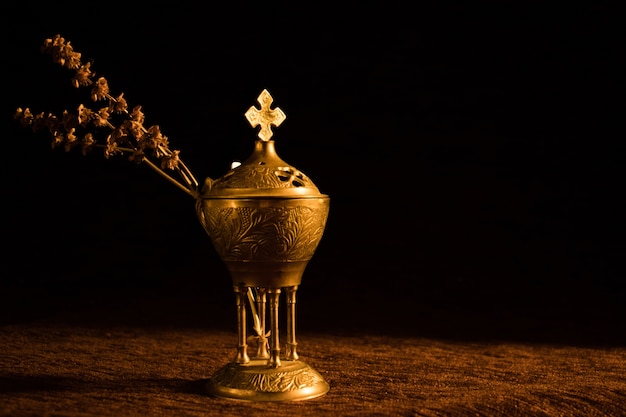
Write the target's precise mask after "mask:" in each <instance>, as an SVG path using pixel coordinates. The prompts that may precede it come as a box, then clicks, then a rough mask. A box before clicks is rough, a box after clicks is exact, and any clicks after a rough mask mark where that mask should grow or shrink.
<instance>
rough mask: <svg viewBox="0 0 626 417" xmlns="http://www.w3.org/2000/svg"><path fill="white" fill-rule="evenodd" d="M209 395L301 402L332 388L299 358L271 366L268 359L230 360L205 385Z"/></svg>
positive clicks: (236, 398)
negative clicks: (277, 365) (243, 362)
mask: <svg viewBox="0 0 626 417" xmlns="http://www.w3.org/2000/svg"><path fill="white" fill-rule="evenodd" d="M206 388H207V391H208V392H209V394H211V395H214V396H216V397H221V398H230V399H234V400H243V401H301V400H309V399H312V398H316V397H320V396H322V395H324V394H326V393H327V392H328V390H329V388H330V387H329V385H328V383H327V382H326V381H324V378H322V376H321V375H320V374H319V373H318V372H317V371H316V370H314V369H313V368H311V367H310V366H309V365H307V364H306V363H304V362H302V361H299V360H295V361H292V360H282V361H281V365H280V366H279V367H276V368H274V367H270V366H268V364H267V359H251V360H250V362H248V363H245V364H240V363H234V362H232V363H229V364H228V365H226V366H224V367H222V368H221V369H219V370H218V371H217V372H216V373H215V374H214V375H213V377H212V378H211V379H210V380H209V382H208V383H207V385H206Z"/></svg>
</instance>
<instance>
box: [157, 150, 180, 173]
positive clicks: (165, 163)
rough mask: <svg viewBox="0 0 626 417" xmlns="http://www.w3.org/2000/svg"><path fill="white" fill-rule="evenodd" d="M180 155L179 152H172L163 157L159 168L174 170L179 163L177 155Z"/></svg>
mask: <svg viewBox="0 0 626 417" xmlns="http://www.w3.org/2000/svg"><path fill="white" fill-rule="evenodd" d="M179 154H180V151H179V150H173V151H172V153H171V154H170V155H168V156H164V157H163V159H162V160H161V168H162V169H166V168H167V169H174V168H176V167H178V164H179V163H180V159H179V157H178V155H179Z"/></svg>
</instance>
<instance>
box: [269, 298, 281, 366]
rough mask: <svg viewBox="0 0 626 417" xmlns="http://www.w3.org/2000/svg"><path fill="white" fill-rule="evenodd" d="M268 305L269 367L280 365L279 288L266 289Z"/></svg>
mask: <svg viewBox="0 0 626 417" xmlns="http://www.w3.org/2000/svg"><path fill="white" fill-rule="evenodd" d="M267 294H268V296H269V297H268V298H269V305H270V358H269V360H268V365H269V366H270V367H271V368H278V367H279V366H280V341H279V339H278V304H279V300H280V288H270V289H268V290H267Z"/></svg>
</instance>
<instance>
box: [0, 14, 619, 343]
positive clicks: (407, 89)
mask: <svg viewBox="0 0 626 417" xmlns="http://www.w3.org/2000/svg"><path fill="white" fill-rule="evenodd" d="M338 6H339V5H338V4H336V5H317V4H311V5H301V4H298V5H294V6H292V7H286V8H285V7H279V5H278V4H272V5H263V4H260V3H258V4H254V3H249V4H248V3H243V4H236V5H233V6H229V7H226V6H211V5H203V7H197V6H191V5H186V4H185V3H180V2H177V3H172V4H165V5H162V6H158V7H149V8H147V9H141V10H136V11H133V10H135V9H134V8H130V7H125V6H123V5H119V4H111V3H105V4H97V5H89V4H81V5H79V6H76V5H73V6H70V5H64V4H60V5H54V6H46V7H42V6H33V5H29V4H27V3H23V4H17V5H11V6H3V11H2V15H3V20H4V22H3V27H4V29H3V30H4V35H5V36H4V37H3V39H4V48H3V49H4V51H3V53H2V56H3V64H2V66H3V70H4V71H3V74H4V76H3V78H2V80H3V86H2V90H3V100H2V104H3V107H2V110H3V113H2V114H3V116H2V123H3V124H2V126H3V132H4V134H3V146H4V151H5V152H4V158H3V159H4V163H3V164H2V165H3V178H4V193H3V209H4V210H3V214H2V217H3V235H4V243H5V245H4V249H3V252H2V253H3V259H4V260H3V265H4V272H3V277H2V283H1V285H2V287H0V291H2V296H1V297H0V300H1V301H2V303H3V308H2V310H1V311H2V319H3V322H5V323H11V322H17V321H22V320H30V319H34V318H45V317H54V316H55V315H57V314H66V315H67V316H70V317H72V316H74V317H76V316H81V315H85V316H88V312H91V311H94V310H96V311H99V310H106V311H118V312H128V313H122V314H121V316H122V317H121V318H120V320H122V321H123V322H127V323H130V322H133V321H134V320H139V319H138V318H137V317H144V320H145V323H146V324H148V323H149V324H154V323H156V324H158V323H160V322H162V321H163V320H165V321H167V318H172V317H178V318H179V319H180V321H178V322H177V323H178V324H179V325H184V324H190V325H206V326H211V325H214V324H216V323H222V324H224V326H226V327H229V328H230V327H231V326H232V325H233V322H234V297H233V296H232V291H231V287H230V281H229V278H228V274H227V271H226V269H225V268H224V266H223V265H222V264H221V261H220V260H219V258H218V257H217V255H216V253H215V251H214V249H213V247H212V246H211V243H210V241H209V239H208V236H207V235H206V234H205V232H204V231H203V230H202V228H201V227H200V225H199V223H198V221H197V219H196V217H195V213H194V201H193V199H192V198H190V197H189V196H188V195H186V194H185V193H183V192H181V191H180V190H178V189H177V188H175V187H174V186H173V185H171V184H170V183H168V182H167V181H165V180H164V179H163V178H161V177H160V176H158V175H157V174H156V173H154V172H153V171H151V170H150V169H149V168H148V167H147V166H135V165H133V164H130V163H128V162H127V161H126V160H124V158H120V159H115V160H105V159H104V157H102V156H101V155H89V156H86V157H83V156H82V155H80V153H79V152H76V153H64V152H63V151H62V150H58V149H56V150H51V149H50V138H49V137H47V136H45V135H44V134H41V135H34V134H32V133H31V132H30V131H28V130H25V129H23V128H21V127H20V126H18V125H17V124H16V123H15V122H14V121H13V120H11V117H12V115H13V113H14V112H15V109H16V108H17V107H29V108H31V109H32V110H33V111H34V112H40V111H52V112H56V113H60V112H61V111H62V110H63V109H66V108H68V109H73V108H75V106H77V105H78V104H79V103H80V102H83V101H85V100H87V99H86V98H84V97H85V96H84V95H83V96H81V95H80V92H81V91H83V90H75V89H74V88H73V87H72V86H71V85H70V82H69V80H70V78H71V75H73V74H71V73H68V72H67V71H66V70H64V69H62V68H60V67H58V66H57V65H55V64H53V63H52V62H51V60H50V58H49V57H48V56H44V55H41V54H40V53H39V47H40V46H41V45H42V43H43V40H44V39H46V38H49V37H52V36H54V35H56V34H57V33H58V34H61V35H62V36H64V37H65V38H66V39H68V40H70V41H71V42H72V44H73V45H74V48H75V49H76V50H77V51H79V52H81V53H82V54H83V58H84V59H93V69H94V71H95V72H96V74H97V75H102V76H105V77H106V78H107V79H108V81H109V85H110V87H111V90H112V93H113V94H114V95H116V94H119V93H121V92H124V95H125V97H126V99H127V101H128V102H129V104H130V105H131V106H134V105H137V104H140V105H142V107H143V111H144V113H145V114H146V124H147V125H152V124H158V125H159V126H160V127H161V130H162V131H163V132H164V134H165V135H166V136H168V138H169V139H170V143H171V145H172V147H173V148H177V149H180V150H181V157H182V159H183V160H184V161H185V162H186V163H187V165H188V166H189V167H190V168H191V169H192V171H193V172H194V174H195V175H196V176H197V177H198V179H200V180H201V179H203V178H204V177H207V176H209V177H212V178H217V177H219V176H221V175H223V174H224V173H225V172H226V171H227V169H228V167H229V164H230V162H231V161H233V160H242V159H245V158H246V157H247V156H248V155H249V154H250V153H251V151H252V143H253V141H254V138H255V130H254V129H251V128H250V126H249V124H248V122H247V121H246V120H245V118H244V116H243V114H244V113H245V111H246V110H247V109H248V108H249V107H250V106H251V105H253V104H256V97H257V95H258V94H259V93H260V91H261V90H262V89H264V88H267V89H268V90H269V91H270V93H271V94H272V95H273V97H274V105H276V106H278V107H280V108H281V109H282V110H283V111H284V112H285V113H286V115H287V119H286V121H285V122H284V123H283V125H281V126H280V127H279V128H277V129H274V131H275V136H274V139H275V140H276V146H277V151H278V153H279V155H280V156H281V157H282V159H284V160H285V161H287V162H289V163H290V164H292V165H294V166H295V167H297V168H299V169H300V170H302V171H303V172H304V173H306V174H307V175H308V176H309V177H310V178H311V179H312V180H313V181H314V182H315V183H316V185H317V186H318V187H319V188H320V190H321V191H322V192H324V193H327V194H329V195H330V196H331V199H332V200H331V212H330V216H329V220H328V225H327V229H326V232H325V235H324V238H323V240H322V243H321V244H320V246H319V248H318V251H317V252H316V255H315V257H314V259H313V260H312V261H311V262H310V264H309V266H308V268H307V271H306V273H305V276H304V278H303V284H302V287H301V290H300V292H299V294H300V303H299V306H300V316H299V320H300V326H301V327H302V328H305V329H312V330H324V331H328V332H333V331H336V332H344V333H345V332H353V331H354V332H365V333H368V332H371V333H384V332H400V333H403V334H407V335H436V336H439V337H450V338H479V337H490V338H505V339H506V338H508V339H513V338H517V339H524V340H536V341H541V340H544V339H552V340H556V341H562V342H576V343H623V337H624V336H623V333H624V332H623V330H624V325H623V318H624V312H625V307H624V302H625V301H626V291H625V290H626V284H625V281H624V279H625V276H624V271H625V268H624V265H623V264H624V253H625V249H626V245H625V244H624V232H625V231H626V230H625V227H624V212H625V211H624V209H625V204H624V203H623V202H622V200H623V197H622V196H623V194H624V174H625V168H624V163H625V162H626V145H625V140H624V130H623V121H624V111H623V109H624V106H623V77H624V74H625V72H624V69H625V68H624V63H623V46H624V42H623V41H624V39H623V26H622V25H621V23H620V21H619V19H618V18H617V16H618V13H617V7H616V6H610V5H602V4H598V3H593V5H592V4H591V3H589V4H584V3H580V4H576V5H573V4H569V5H566V6H565V5H564V6H557V5H556V4H555V5H552V6H550V3H546V4H544V5H543V6H541V7H529V6H513V5H503V4H500V5H490V6H481V7H477V6H476V5H471V4H464V3H460V4H454V3H452V4H447V5H445V6H443V5H442V6H440V7H435V6H433V5H429V6H424V5H422V4H420V3H416V4H413V3H411V4H409V3H407V5H406V6H402V7H397V6H396V7H394V6H393V5H392V4H391V3H388V2H379V3H375V2H374V3H365V4H361V5H358V6H357V5H356V4H350V3H347V4H344V5H343V6H342V7H341V8H338ZM83 94H86V92H83ZM129 306H136V307H135V309H133V308H129ZM146 306H149V307H146ZM155 306H156V307H155ZM148 309H156V310H159V314H156V315H151V316H149V318H145V315H146V310H148ZM216 314H217V316H216ZM233 330H234V329H233Z"/></svg>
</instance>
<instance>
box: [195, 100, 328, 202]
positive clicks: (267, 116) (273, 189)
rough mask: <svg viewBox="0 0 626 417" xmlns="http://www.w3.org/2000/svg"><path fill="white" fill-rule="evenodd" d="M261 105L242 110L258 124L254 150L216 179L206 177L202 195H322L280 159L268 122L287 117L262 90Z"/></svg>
mask: <svg viewBox="0 0 626 417" xmlns="http://www.w3.org/2000/svg"><path fill="white" fill-rule="evenodd" d="M257 101H258V103H259V104H260V105H261V108H260V109H257V108H256V107H254V106H251V107H250V108H249V109H248V111H247V112H246V113H245V116H246V119H247V120H248V122H250V125H252V127H257V126H261V128H260V130H259V133H258V137H259V139H257V140H256V142H255V143H254V151H253V152H252V155H250V157H248V159H247V160H245V161H244V162H243V163H242V164H241V165H239V166H236V167H233V168H231V169H230V171H228V172H227V173H226V174H225V175H224V176H223V177H221V178H219V179H217V180H211V179H207V180H206V182H205V184H204V188H203V190H202V193H201V196H200V197H201V198H256V197H265V198H267V197H269V198H273V197H276V198H301V197H320V196H324V195H323V194H321V193H320V191H319V189H318V188H317V186H316V185H315V184H313V181H311V180H310V179H309V177H307V176H306V175H305V174H303V173H302V172H300V171H299V170H298V169H296V168H294V167H293V166H291V165H289V164H288V163H286V162H285V161H283V160H282V159H281V158H280V157H279V156H278V154H277V153H276V149H275V146H274V141H273V140H271V137H272V136H273V132H272V130H271V126H272V125H273V126H279V125H280V124H281V123H282V122H283V121H284V120H285V118H286V116H285V113H283V111H282V110H281V109H280V108H278V107H276V108H274V109H272V108H271V104H272V101H273V98H272V96H271V95H270V93H269V92H268V91H267V90H263V91H262V92H261V94H260V95H259V97H258V98H257Z"/></svg>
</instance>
